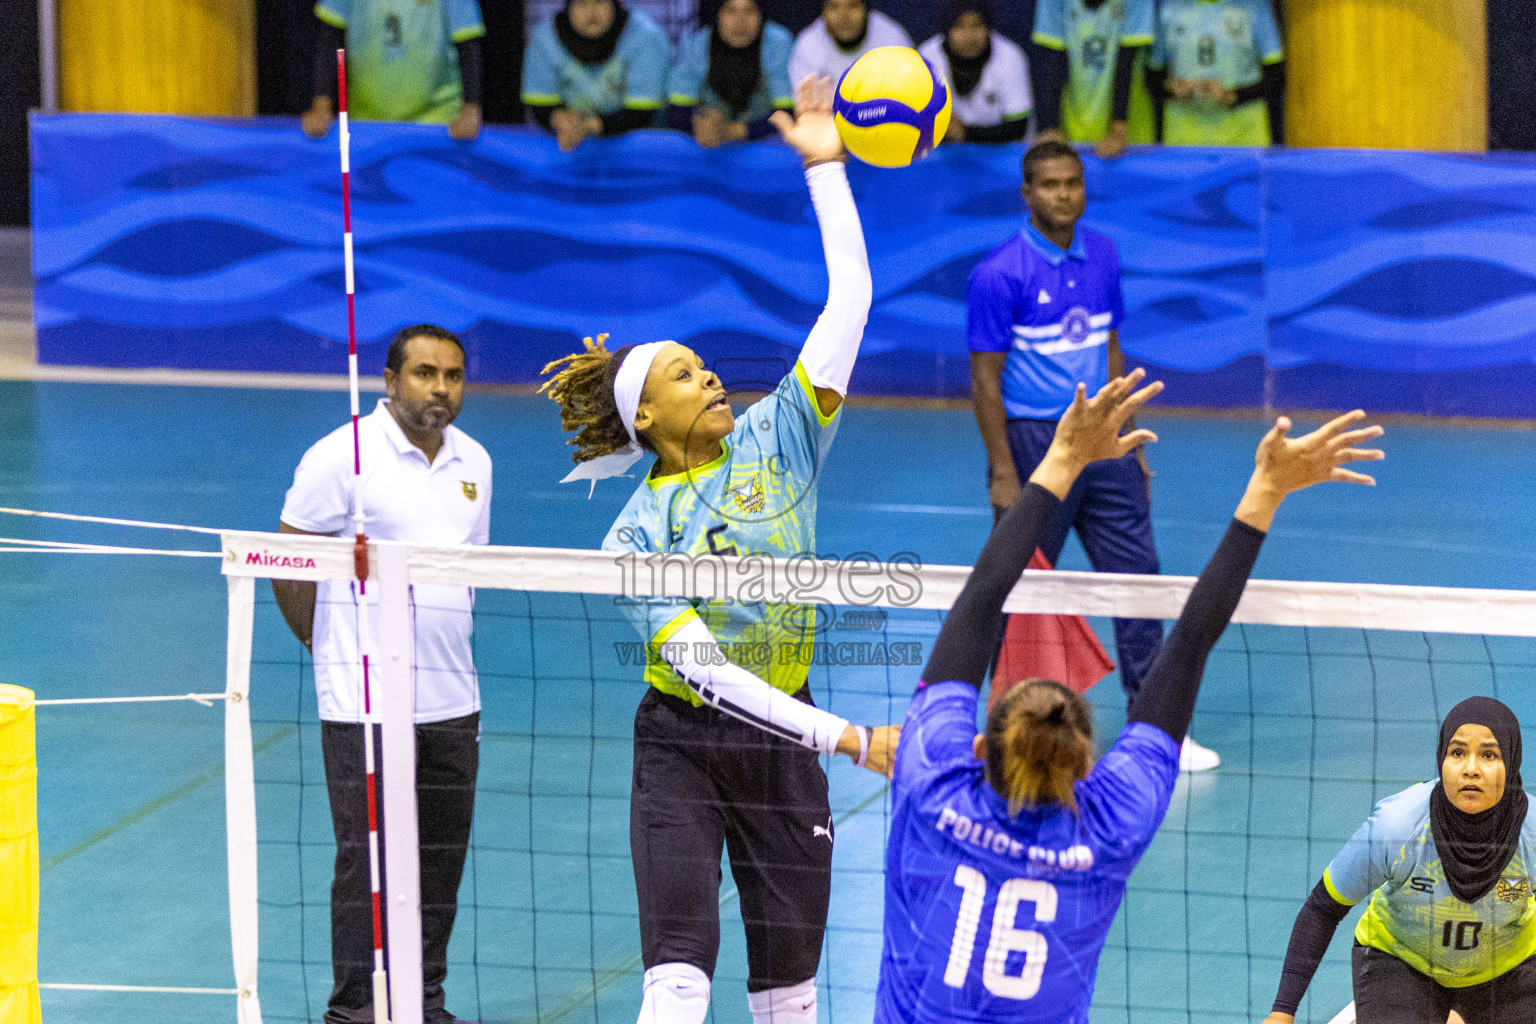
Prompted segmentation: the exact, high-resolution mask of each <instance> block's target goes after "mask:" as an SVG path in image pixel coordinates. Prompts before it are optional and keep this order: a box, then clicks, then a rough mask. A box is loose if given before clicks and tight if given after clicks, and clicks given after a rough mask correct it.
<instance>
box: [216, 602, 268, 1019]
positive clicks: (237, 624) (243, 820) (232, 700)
mask: <svg viewBox="0 0 1536 1024" xmlns="http://www.w3.org/2000/svg"><path fill="white" fill-rule="evenodd" d="M228 581H229V639H228V647H227V655H226V664H225V681H224V690H225V692H226V693H227V694H228V695H229V696H228V697H227V698H226V699H225V701H224V820H225V837H226V843H227V850H228V859H229V940H230V951H231V953H232V955H233V957H234V966H235V988H236V989H237V990H238V994H237V995H236V997H235V999H236V1003H235V1014H236V1017H235V1019H236V1021H237V1022H238V1024H261V998H260V996H258V995H257V990H256V974H257V968H258V965H259V962H260V955H261V954H260V950H261V947H260V938H259V933H258V928H257V926H258V921H259V917H260V908H259V906H258V904H257V895H258V893H257V871H256V857H257V852H256V766H255V753H254V751H253V749H252V746H251V704H250V688H251V643H252V630H253V629H254V626H255V613H256V580H255V579H254V578H253V577H250V576H230V577H228Z"/></svg>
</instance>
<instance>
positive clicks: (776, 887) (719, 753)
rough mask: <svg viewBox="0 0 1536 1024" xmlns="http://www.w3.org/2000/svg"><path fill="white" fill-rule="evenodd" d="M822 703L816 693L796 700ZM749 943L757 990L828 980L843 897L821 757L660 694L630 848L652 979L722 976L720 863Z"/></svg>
mask: <svg viewBox="0 0 1536 1024" xmlns="http://www.w3.org/2000/svg"><path fill="white" fill-rule="evenodd" d="M796 696H797V697H799V698H800V699H801V700H804V701H806V702H807V703H809V702H810V689H809V687H807V688H805V689H802V690H801V691H800V692H799V693H798V694H796ZM722 847H723V848H725V849H727V850H729V851H730V855H731V875H732V877H733V878H734V879H735V881H736V888H737V891H738V892H739V893H740V897H741V917H742V923H743V924H744V925H745V927H746V933H747V967H748V978H747V991H749V992H762V991H764V990H766V989H770V988H780V987H783V986H786V985H798V984H799V983H800V982H802V981H806V980H808V979H810V978H813V977H815V976H816V967H817V965H818V964H819V963H820V962H821V942H822V936H823V935H824V934H825V932H826V928H827V906H828V903H829V902H830V900H831V896H832V808H831V806H830V804H829V803H828V800H827V776H826V773H825V772H823V771H822V770H821V761H820V759H819V758H818V756H817V754H816V752H815V751H813V750H806V749H805V748H804V747H800V746H797V745H796V744H794V743H790V742H789V741H788V740H785V739H781V738H779V737H777V736H772V735H769V734H768V733H765V732H762V731H760V730H758V729H755V728H753V727H752V726H750V725H747V724H746V723H744V722H740V721H737V720H736V719H734V718H731V717H729V716H727V715H725V714H723V713H721V712H719V711H715V710H714V709H712V708H696V707H694V706H693V705H691V704H689V703H688V702H687V701H685V700H680V699H678V698H677V697H672V696H669V695H667V694H664V693H662V692H661V691H660V690H657V689H655V688H654V687H653V688H651V689H649V690H648V691H647V692H646V694H645V697H644V698H643V699H642V700H641V701H640V708H639V710H638V711H636V712H635V775H634V785H633V787H632V788H631V790H630V804H629V848H630V853H631V855H632V856H633V858H634V865H635V890H636V892H637V893H638V895H639V898H640V946H641V952H642V954H643V957H644V961H645V966H646V968H647V969H649V968H652V967H655V966H656V965H657V964H665V963H687V964H692V965H693V966H695V967H697V968H699V969H700V970H701V971H703V972H704V973H705V974H706V975H709V976H710V977H714V973H715V958H716V956H717V955H718V954H719V952H720V877H721V876H720V853H721V849H722Z"/></svg>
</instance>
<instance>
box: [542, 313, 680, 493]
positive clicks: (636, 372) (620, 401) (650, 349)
mask: <svg viewBox="0 0 1536 1024" xmlns="http://www.w3.org/2000/svg"><path fill="white" fill-rule="evenodd" d="M670 344H672V342H670V341H650V342H646V343H645V344H644V345H636V346H635V347H634V348H632V349H630V350H629V355H627V356H625V357H624V361H623V362H622V363H620V364H619V372H618V374H617V375H616V376H615V377H614V378H613V402H614V404H615V405H617V406H618V407H619V417H620V418H621V419H623V421H624V430H625V432H626V433H628V434H629V444H627V445H625V446H624V447H623V448H620V449H619V450H618V451H616V452H613V453H612V454H609V455H600V456H598V457H597V458H595V459H588V460H587V461H586V462H580V463H577V464H576V468H575V469H573V470H571V471H570V472H569V473H567V474H566V475H565V477H564V479H562V480H561V481H560V482H561V483H563V484H568V483H570V482H571V481H573V480H590V481H591V482H592V486H591V487H590V488H589V489H588V490H587V497H589V498H590V497H592V494H593V493H594V492H595V491H596V490H597V482H598V481H599V480H606V479H607V478H608V477H611V476H623V475H624V474H625V473H627V472H628V471H629V467H630V466H633V465H634V464H635V463H636V462H639V461H640V457H641V456H642V455H644V454H645V449H643V448H641V447H640V441H639V439H638V438H637V437H636V436H635V414H636V413H637V412H639V411H640V393H641V392H642V391H644V390H645V378H646V377H647V376H648V375H649V374H650V372H651V364H652V363H654V362H655V361H656V357H657V356H658V355H659V354H660V353H661V350H662V349H664V348H666V347H667V346H668V345H670Z"/></svg>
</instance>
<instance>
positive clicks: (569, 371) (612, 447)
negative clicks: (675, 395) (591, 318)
mask: <svg viewBox="0 0 1536 1024" xmlns="http://www.w3.org/2000/svg"><path fill="white" fill-rule="evenodd" d="M607 340H608V335H606V334H599V335H598V336H597V340H596V341H593V340H592V339H591V338H582V339H581V343H582V345H584V346H585V347H586V348H585V351H582V352H573V353H572V354H571V355H568V356H565V357H564V358H561V359H556V360H555V361H554V362H552V363H550V364H548V365H547V366H545V367H544V369H542V370H540V371H539V374H540V376H542V375H544V374H546V373H550V372H551V371H554V370H556V369H557V368H560V367H563V369H559V371H558V372H556V373H555V375H554V376H553V377H551V378H550V379H549V380H547V381H545V382H544V383H543V384H542V385H540V386H539V393H540V394H548V395H549V397H550V398H551V399H552V400H553V401H554V402H555V403H556V404H557V405H559V406H560V427H561V429H563V430H574V431H576V436H575V437H573V438H571V439H570V440H568V441H566V442H565V443H566V444H569V445H575V446H576V452H575V454H574V455H572V456H571V461H572V462H587V461H589V460H591V459H596V458H600V457H601V456H604V455H611V454H613V453H614V452H616V451H618V450H619V449H621V448H623V447H624V446H625V445H627V444H629V431H628V430H626V429H625V428H624V418H623V417H622V416H621V415H619V407H618V404H617V403H616V402H615V401H614V400H613V381H614V378H615V377H617V376H618V375H619V367H620V366H622V365H624V357H625V356H627V355H629V350H630V349H632V348H634V346H633V345H625V346H624V347H623V348H621V349H618V350H617V351H614V352H609V351H608V349H607V347H606V346H605V345H604V342H606V341H607ZM636 437H637V439H638V440H639V442H640V447H641V448H644V449H645V450H646V451H648V452H652V451H655V449H653V448H652V447H651V443H650V440H649V439H648V438H647V437H646V436H645V434H644V433H639V434H637V435H636Z"/></svg>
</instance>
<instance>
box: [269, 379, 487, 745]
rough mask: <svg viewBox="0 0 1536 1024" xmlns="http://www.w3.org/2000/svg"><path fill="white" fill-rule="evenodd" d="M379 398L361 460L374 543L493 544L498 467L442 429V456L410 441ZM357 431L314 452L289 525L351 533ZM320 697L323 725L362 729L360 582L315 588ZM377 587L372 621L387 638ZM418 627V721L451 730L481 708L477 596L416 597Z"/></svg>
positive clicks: (459, 592) (296, 486) (364, 425)
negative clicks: (430, 456) (451, 723)
mask: <svg viewBox="0 0 1536 1024" xmlns="http://www.w3.org/2000/svg"><path fill="white" fill-rule="evenodd" d="M387 406H388V401H387V400H380V402H379V404H378V406H377V407H375V409H374V410H373V412H372V413H370V414H369V415H367V416H364V417H362V418H361V419H360V420H359V422H358V441H359V447H360V449H361V451H362V467H363V474H362V481H361V487H362V496H363V513H364V515H365V516H366V517H367V518H366V520H365V523H364V530H365V531H366V532H367V534H368V537H369V539H371V540H400V541H414V542H417V543H421V544H487V543H489V542H490V531H491V457H490V455H489V454H487V452H486V450H485V449H484V448H483V447H481V445H480V443H479V442H478V441H476V440H474V439H473V438H471V437H470V436H469V435H468V434H466V433H464V432H463V431H462V430H460V429H459V428H458V427H454V426H450V427H448V428H447V429H445V430H444V431H443V447H442V450H441V451H439V452H438V453H437V458H436V459H435V460H434V461H432V462H430V463H429V462H428V461H427V456H426V453H425V452H423V451H422V450H421V449H420V448H417V447H416V446H415V445H413V444H411V442H410V441H409V440H407V439H406V436H405V432H404V431H402V430H401V429H400V424H398V423H396V422H395V418H394V416H393V415H391V414H390V411H389V409H388V407H387ZM353 486H354V485H353V479H352V425H351V424H350V423H349V424H347V425H346V426H343V427H340V428H338V429H336V430H334V431H332V432H331V433H329V434H327V435H326V436H325V437H323V438H321V439H320V440H319V441H317V442H316V443H315V445H314V447H312V448H310V450H309V451H307V452H305V453H304V458H303V460H302V461H301V462H300V463H299V468H298V469H297V470H296V471H295V472H294V474H293V486H292V487H290V488H289V489H288V497H287V499H286V500H285V501H284V502H283V516H282V520H283V522H285V523H287V524H288V525H289V526H291V527H293V528H294V529H296V530H303V531H304V532H306V533H325V534H344V535H350V534H351V532H352V488H353ZM317 586H318V593H317V594H316V596H315V629H314V643H313V648H314V653H315V689H316V690H317V691H318V693H319V697H320V718H321V719H322V720H324V721H327V722H359V721H362V707H363V697H362V695H363V682H362V662H361V659H360V658H359V657H358V650H357V624H358V622H357V616H358V614H359V611H358V601H357V596H356V588H357V583H356V581H352V582H344V581H341V580H331V581H326V582H322V583H320V584H318V585H317ZM377 593H378V589H377V587H369V588H368V594H367V596H366V601H367V609H366V611H367V614H368V615H369V621H370V623H371V624H372V627H373V636H374V637H375V638H377V637H378V632H377V630H378V605H377V603H376V602H377V598H376V595H377ZM412 599H413V602H414V605H415V622H416V664H415V669H416V671H415V683H416V721H417V722H441V721H445V720H447V719H450V718H460V717H462V716H464V715H469V714H473V713H474V712H476V711H479V710H480V686H479V680H478V678H477V676H476V675H475V661H474V655H473V652H472V650H471V648H470V635H471V633H472V631H473V629H474V614H473V613H474V602H475V594H474V590H473V589H472V588H470V587H444V586H426V585H423V586H416V587H413V588H412Z"/></svg>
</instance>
